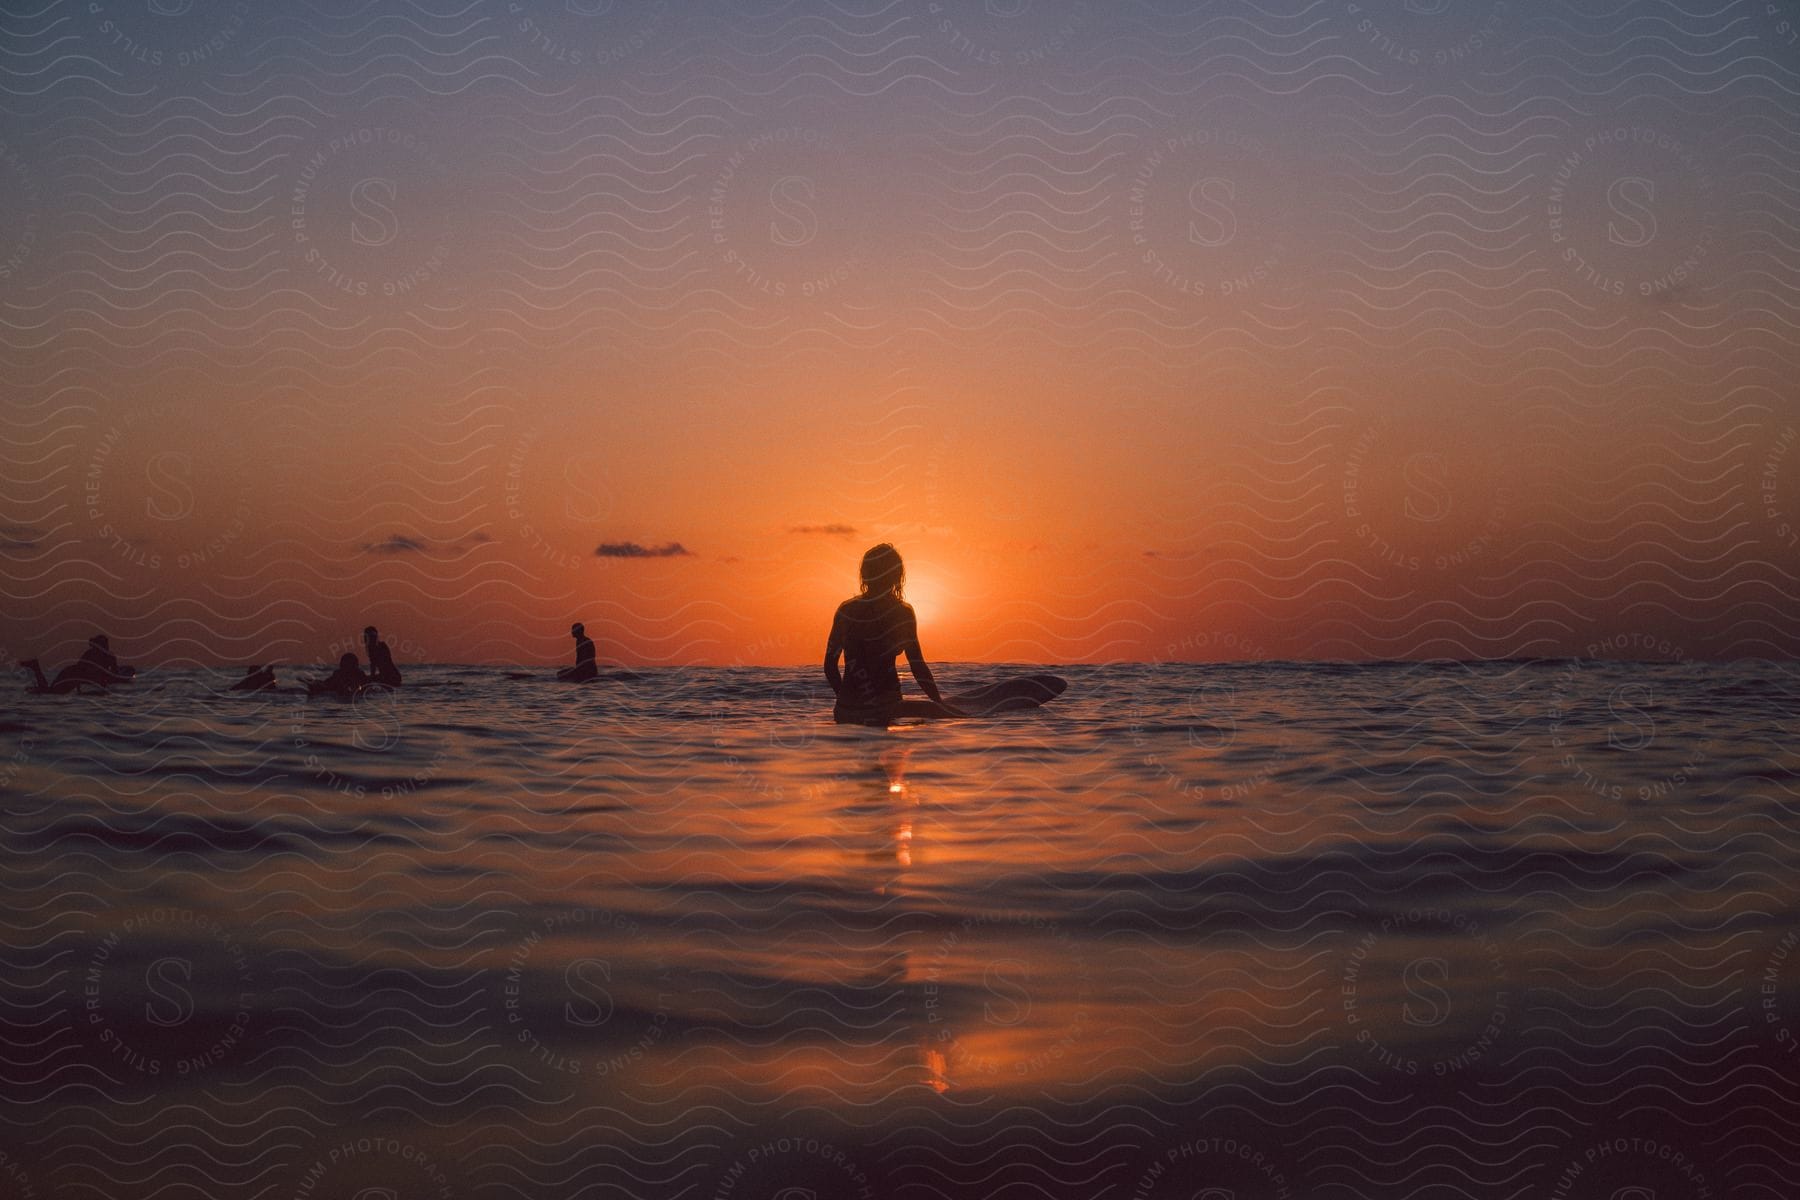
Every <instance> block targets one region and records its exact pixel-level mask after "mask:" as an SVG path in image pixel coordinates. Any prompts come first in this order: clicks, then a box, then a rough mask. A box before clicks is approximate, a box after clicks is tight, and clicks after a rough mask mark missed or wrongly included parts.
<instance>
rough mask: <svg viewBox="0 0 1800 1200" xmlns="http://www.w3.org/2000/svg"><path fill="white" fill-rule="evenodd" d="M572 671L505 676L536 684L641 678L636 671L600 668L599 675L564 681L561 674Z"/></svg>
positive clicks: (621, 680)
mask: <svg viewBox="0 0 1800 1200" xmlns="http://www.w3.org/2000/svg"><path fill="white" fill-rule="evenodd" d="M573 669H574V668H572V667H564V668H563V669H562V671H558V672H557V673H556V674H554V675H544V674H542V673H541V672H537V671H507V672H506V673H505V674H506V678H508V679H521V680H534V681H536V682H538V683H594V682H596V681H599V680H612V681H613V682H615V683H616V682H629V681H630V680H633V679H642V678H643V676H642V675H639V674H638V673H637V672H636V671H627V670H625V669H624V668H623V667H601V668H600V672H599V674H597V675H590V676H589V677H588V678H586V679H565V678H564V677H563V673H562V672H563V671H569V670H573Z"/></svg>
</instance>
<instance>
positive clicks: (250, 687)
mask: <svg viewBox="0 0 1800 1200" xmlns="http://www.w3.org/2000/svg"><path fill="white" fill-rule="evenodd" d="M226 690H227V691H233V692H273V691H278V690H280V689H279V688H277V687H276V685H275V668H274V667H270V666H255V667H245V668H244V677H243V678H242V679H240V680H238V681H237V682H236V683H234V684H232V685H231V686H230V687H229V688H228V689H226Z"/></svg>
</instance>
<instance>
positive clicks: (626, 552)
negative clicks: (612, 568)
mask: <svg viewBox="0 0 1800 1200" xmlns="http://www.w3.org/2000/svg"><path fill="white" fill-rule="evenodd" d="M693 555H694V552H693V551H692V550H689V549H688V548H687V547H686V546H684V545H682V544H681V543H680V542H664V543H663V544H662V545H660V546H644V545H640V544H639V543H637V542H601V543H600V545H599V546H597V547H595V549H594V556H595V557H596V558H692V557H693Z"/></svg>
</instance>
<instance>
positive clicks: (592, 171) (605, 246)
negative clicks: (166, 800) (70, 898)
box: [0, 0, 1800, 664]
mask: <svg viewBox="0 0 1800 1200" xmlns="http://www.w3.org/2000/svg"><path fill="white" fill-rule="evenodd" d="M1440 8H1441V9H1443V11H1441V12H1440V11H1437V10H1438V9H1440ZM1690 8H1691V11H1690ZM94 9H99V10H100V11H93V10H94ZM162 9H167V10H170V11H169V12H167V13H165V12H163V11H160V10H162ZM1795 12H1796V10H1795V9H1794V8H1793V7H1792V6H1784V5H1774V4H1769V3H1766V2H1765V0H1739V2H1737V3H1723V4H1718V5H1714V6H1711V7H1706V8H1700V7H1698V6H1690V7H1683V6H1680V5H1676V4H1669V5H1665V6H1661V7H1658V6H1656V5H1653V4H1644V5H1636V6H1634V8H1633V15H1631V16H1630V17H1629V18H1628V19H1620V18H1619V17H1618V16H1617V15H1616V13H1615V11H1614V7H1613V6H1608V5H1606V4H1602V3H1599V2H1598V0H1583V2H1582V3H1576V4H1562V3H1556V4H1551V3H1498V2H1496V3H1492V4H1484V3H1458V4H1454V5H1439V4H1435V3H1433V2H1431V0H1364V2H1362V3H1360V4H1358V3H1350V2H1349V0H1291V2H1289V3H1285V4H1251V3H1239V2H1235V0H1233V2H1226V3H1210V4H1177V3H1167V2H1164V3H1137V2H1127V3H1121V4H1106V5H1101V4H1096V3H1089V2H1086V0H988V2H986V3H980V2H973V0H972V2H970V3H966V4H958V5H948V4H941V3H933V2H929V0H897V2H896V0H880V2H876V0H871V2H869V3H864V4H820V3H806V2H793V3H780V4H777V3H749V4H745V3H733V4H724V5H668V4H629V3H624V2H622V0H621V2H617V3H608V2H605V0H592V2H588V0H566V2H558V3H554V4H551V3H545V4H539V5H523V4H520V3H517V2H516V0H486V2H482V3H475V4H469V3H466V0H457V2H455V3H449V2H441V3H434V4H413V3H386V2H382V3H366V2H362V0H358V2H357V3H347V2H346V3H333V4H318V5H304V6H291V7H290V6H286V5H283V6H279V7H277V6H274V5H268V6H265V5H261V4H244V3H233V2H214V3H208V2H207V0H193V2H192V3H179V2H173V3H167V4H162V5H146V4H144V3H141V2H138V3H131V4H120V5H117V6H105V5H101V6H92V7H90V5H88V4H87V3H86V2H85V0H81V2H76V0H60V2H58V3H52V4H49V5H47V6H44V7H42V8H40V9H37V10H36V11H34V12H31V13H26V14H19V13H16V12H10V11H9V12H8V14H7V15H6V16H5V17H4V18H0V37H3V39H4V45H5V46H6V48H7V50H8V51H9V53H8V55H7V56H6V57H5V58H4V60H3V61H0V87H4V88H5V89H6V90H7V93H8V96H7V102H6V104H5V106H4V108H5V116H4V126H3V127H0V137H3V140H4V147H3V148H0V178H4V179H6V181H7V186H6V188H5V190H4V192H0V196H3V197H4V199H3V200H0V206H3V207H0V296H3V297H4V304H5V307H4V321H5V330H4V334H3V336H4V340H5V353H4V359H3V361H4V373H5V383H6V393H7V396H8V401H7V404H6V406H5V422H6V426H7V428H6V430H5V439H4V440H5V449H4V451H3V452H0V453H3V454H4V456H5V457H4V466H3V467H0V475H3V476H4V479H5V487H4V488H3V489H0V495H3V496H4V504H5V509H4V511H3V512H0V555H3V556H4V561H5V563H6V564H7V570H6V596H7V602H6V606H5V612H4V618H3V620H0V648H4V649H5V652H6V653H7V654H9V655H12V656H15V657H16V656H17V655H18V654H21V653H29V652H42V653H44V655H45V657H46V659H47V660H49V661H51V662H55V661H58V660H60V659H62V658H64V657H66V656H68V655H71V654H73V653H74V651H75V650H76V649H78V648H79V645H80V643H81V641H82V640H84V639H85V638H86V636H87V635H88V634H89V633H90V632H93V630H94V629H95V628H103V629H106V630H108V631H110V632H111V633H112V635H113V637H114V639H115V642H117V643H118V644H119V646H120V648H121V649H123V650H124V651H125V655H126V657H128V658H133V659H136V660H138V661H144V662H171V663H172V662H199V663H207V664H212V663H237V662H252V661H262V660H264V659H282V660H284V661H290V662H299V661H314V660H317V659H319V658H322V657H323V656H324V655H325V654H326V653H327V652H328V651H329V650H330V649H332V648H333V647H336V646H339V645H340V644H341V643H343V642H345V641H346V640H348V639H350V638H351V637H352V636H353V634H354V633H355V631H356V630H358V629H360V628H361V626H362V625H363V624H365V623H367V622H370V621H373V622H375V623H377V624H379V625H380V626H381V627H382V628H383V630H384V631H385V632H386V633H387V636H388V638H389V640H390V642H392V643H393V645H394V646H395V649H396V653H397V655H398V657H400V658H401V659H402V661H407V660H420V659H430V660H442V661H450V660H476V661H488V660H495V661H499V660H506V661H536V660H543V659H549V658H555V657H561V656H563V654H564V652H565V650H566V646H567V638H566V636H565V634H564V630H565V629H566V627H567V624H568V622H569V621H570V620H571V619H584V620H585V621H586V622H587V624H588V627H589V630H590V631H591V632H593V633H594V634H595V635H596V636H597V637H598V639H599V641H600V644H601V656H602V658H605V659H612V660H620V661H626V662H631V663H684V662H709V663H720V664H731V663H793V662H804V661H810V660H812V659H814V658H816V657H817V656H818V654H819V652H820V651H821V649H822V646H823V638H824V632H825V626H826V623H827V622H828V620H829V615H830V612H831V608H832V606H833V605H834V604H835V603H836V601H837V600H839V599H841V598H842V597H843V596H844V595H847V594H848V593H849V592H850V591H851V589H852V587H853V585H854V577H855V569H856V561H857V559H858V557H859V556H860V554H861V552H862V551H863V550H864V549H865V548H866V547H867V546H868V545H869V544H871V543H873V542H876V541H881V540H892V541H894V542H895V543H896V544H898V545H899V547H900V549H901V551H902V552H903V554H905V556H906V558H907V561H908V565H909V568H910V571H911V583H910V589H909V590H910V591H911V593H912V595H913V596H914V598H915V601H916V603H917V604H918V607H919V609H920V615H921V620H922V633H923V639H924V643H925V649H926V651H927V653H928V654H929V655H931V656H933V657H940V658H950V659H1005V660H1015V661H1022V660H1031V661H1068V660H1077V659H1096V660H1112V659H1151V660H1155V659H1216V658H1227V659H1231V658H1263V657H1277V658H1314V657H1326V658H1336V657H1352V658H1369V657H1416V656H1435V655H1454V656H1459V657H1474V656H1493V655H1511V654H1555V653H1580V652H1583V651H1586V650H1589V649H1590V648H1592V647H1596V646H1600V647H1612V646H1621V645H1623V646H1647V647H1652V648H1653V649H1652V650H1651V651H1650V654H1649V656H1660V657H1670V656H1694V657H1698V656H1705V655H1762V654H1787V653H1792V652H1793V651H1794V650H1795V649H1796V648H1800V634H1797V633H1796V621H1795V617H1796V615H1797V614H1796V612H1795V605H1794V602H1793V600H1792V595H1793V593H1794V591H1795V583H1796V569H1797V567H1800V555H1797V554H1796V546H1797V545H1800V535H1797V534H1796V532H1795V525H1796V524H1800V446H1796V445H1795V444H1794V443H1795V441H1796V435H1795V425H1796V422H1800V398H1797V397H1796V394H1795V391H1794V388H1793V381H1794V379H1795V378H1796V377H1800V373H1797V370H1796V368H1797V367H1800V363H1797V362H1796V359H1797V358H1800V351H1796V349H1795V343H1796V339H1795V336H1794V335H1795V329H1796V325H1797V324H1800V305H1797V303H1796V297H1797V296H1800V290H1797V288H1796V285H1797V284H1800V167H1797V166H1796V164H1800V144H1797V143H1800V135H1796V133H1795V132H1794V131H1795V130H1796V129H1800V99H1797V97H1800V47H1797V46H1796V40H1795V35H1794V32H1793V26H1792V22H1793V20H1794V19H1795ZM603 547H604V548H606V549H607V552H606V553H601V552H600V550H601V548H603Z"/></svg>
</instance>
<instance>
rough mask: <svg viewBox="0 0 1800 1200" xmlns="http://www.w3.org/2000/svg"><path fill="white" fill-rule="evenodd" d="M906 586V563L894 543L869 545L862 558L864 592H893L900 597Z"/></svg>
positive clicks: (872, 593)
mask: <svg viewBox="0 0 1800 1200" xmlns="http://www.w3.org/2000/svg"><path fill="white" fill-rule="evenodd" d="M905 587H906V564H905V563H903V562H901V561H900V552H899V551H898V550H896V549H894V546H893V543H892V542H883V543H881V545H879V546H871V547H869V551H868V553H866V554H864V555H863V558H862V594H863V595H865V596H885V595H887V594H888V593H890V592H891V593H893V595H895V596H896V597H898V596H900V595H901V594H902V591H903V589H904V588H905Z"/></svg>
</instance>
